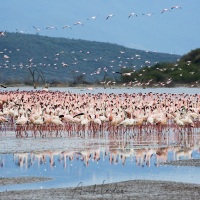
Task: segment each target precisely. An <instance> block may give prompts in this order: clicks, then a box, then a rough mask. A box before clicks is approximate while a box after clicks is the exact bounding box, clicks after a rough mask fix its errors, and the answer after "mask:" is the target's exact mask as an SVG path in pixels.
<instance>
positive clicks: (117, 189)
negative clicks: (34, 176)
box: [0, 180, 200, 200]
mask: <svg viewBox="0 0 200 200" xmlns="http://www.w3.org/2000/svg"><path fill="white" fill-rule="evenodd" d="M0 195H1V200H4V199H6V200H9V199H23V200H24V199H43V198H44V197H45V198H47V199H120V200H121V199H127V200H128V199H142V200H145V199H164V200H165V199H179V198H180V199H195V200H196V199H199V195H200V184H199V185H198V184H188V183H178V182H170V181H151V180H130V181H123V182H118V183H111V184H104V183H102V184H100V185H92V186H84V185H82V184H81V183H79V184H78V185H77V187H73V188H56V189H54V188H51V189H40V190H22V191H5V192H0Z"/></svg>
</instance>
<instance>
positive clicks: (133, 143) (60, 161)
mask: <svg viewBox="0 0 200 200" xmlns="http://www.w3.org/2000/svg"><path fill="white" fill-rule="evenodd" d="M177 134H180V133H174V132H171V133H168V134H166V135H165V137H162V138H161V139H160V140H159V141H158V140H150V139H149V138H146V139H144V138H143V139H142V140H141V139H139V138H138V137H137V136H136V135H135V136H134V137H133V138H124V137H122V136H121V137H120V136H119V137H118V138H115V139H113V137H110V136H105V137H106V139H105V140H102V139H101V140H96V141H95V142H94V143H93V145H92V146H91V145H90V143H85V142H84V140H83V141H82V142H80V144H79V147H74V148H68V149H64V148H61V147H60V148H59V149H53V150H45V151H40V152H26V153H16V154H0V162H1V168H0V176H1V177H23V176H24V177H26V176H38V177H50V178H52V179H53V180H52V181H46V182H40V183H32V184H21V185H6V186H0V191H5V190H23V189H40V188H58V187H76V186H77V185H78V184H79V183H80V182H82V184H83V185H94V184H102V183H103V182H105V183H112V182H119V181H126V180H134V179H142V180H165V181H177V182H185V183H196V184H200V168H199V167H184V166H170V165H162V163H163V162H166V161H172V160H178V159H192V158H195V159H200V152H199V147H200V146H199V144H200V134H199V133H190V134H189V135H188V134H187V133H183V134H180V135H182V136H180V135H179V136H178V135H177ZM153 136H155V134H153V133H152V135H151V136H150V137H153ZM62 139H66V138H60V140H62ZM70 139H73V137H71V138H70ZM91 139H92V140H94V138H91ZM154 139H155V137H154ZM33 140H34V138H33ZM87 140H90V138H88V139H87ZM58 141H59V140H58ZM98 141H99V142H98ZM103 141H104V142H103ZM54 147H55V145H54Z"/></svg>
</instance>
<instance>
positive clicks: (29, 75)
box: [0, 33, 199, 85]
mask: <svg viewBox="0 0 200 200" xmlns="http://www.w3.org/2000/svg"><path fill="white" fill-rule="evenodd" d="M191 56H192V55H191ZM180 58H181V57H180V56H179V55H171V54H164V53H156V52H147V51H142V50H136V49H130V48H126V47H123V46H120V45H116V44H110V43H102V42H94V41H85V40H75V39H66V38H52V37H46V36H39V35H30V34H21V33H6V35H5V36H1V37H0V82H1V83H3V84H10V83H13V84H16V83H19V84H30V85H33V84H34V83H35V84H46V83H48V84H71V85H76V84H79V83H80V84H94V83H99V82H105V81H112V82H127V81H134V80H135V79H138V78H137V74H139V73H140V69H143V67H144V69H145V70H146V75H145V73H144V74H143V76H142V77H140V79H138V80H141V81H148V80H149V79H151V78H153V79H154V81H155V82H156V81H160V80H162V79H163V78H168V77H169V76H168V75H166V74H164V73H158V72H156V73H154V72H153V71H152V72H150V70H153V69H154V68H155V69H156V68H162V67H163V68H167V69H168V68H170V66H173V65H174V64H173V63H174V62H176V61H177V59H180ZM182 59H186V60H188V58H184V57H183V58H182ZM198 60H199V57H198V56H197V57H195V61H194V62H197V61H198ZM181 62H182V63H184V60H182V61H181ZM146 63H148V64H149V65H150V66H151V67H148V66H146ZM155 63H158V64H156V65H155ZM192 64H193V63H192ZM154 65H155V66H154ZM194 65H195V63H194ZM181 67H182V66H181ZM132 70H136V72H135V74H134V73H133V74H132V76H130V77H127V76H126V77H124V76H122V74H120V73H122V72H124V71H132ZM154 71H156V70H154ZM169 71H170V69H169ZM116 72H120V73H116ZM147 72H148V73H147ZM174 72H175V71H174ZM169 75H170V74H169ZM154 76H156V77H157V78H156V79H155V78H154ZM174 76H175V77H173V80H174V81H179V79H178V76H176V75H174ZM183 77H185V76H183ZM193 80H196V79H195V78H194V77H193V76H191V79H190V81H191V82H192V81H193Z"/></svg>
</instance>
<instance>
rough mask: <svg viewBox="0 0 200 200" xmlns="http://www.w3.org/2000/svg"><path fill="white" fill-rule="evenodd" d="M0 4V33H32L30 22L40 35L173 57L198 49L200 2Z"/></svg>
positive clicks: (31, 0) (20, 0)
mask: <svg viewBox="0 0 200 200" xmlns="http://www.w3.org/2000/svg"><path fill="white" fill-rule="evenodd" d="M173 6H181V8H179V7H178V8H174V9H171V8H172V7H173ZM0 8H1V9H0V10H1V12H0V19H1V22H0V31H4V30H6V31H8V32H17V31H18V32H22V33H30V34H36V33H37V30H36V29H35V28H33V26H35V27H36V28H37V29H38V34H40V35H47V36H51V37H65V38H74V39H84V40H91V41H101V42H109V43H115V44H119V45H123V46H126V47H130V48H134V49H141V50H148V51H156V52H162V53H173V54H179V55H183V54H186V53H188V52H189V51H191V50H193V49H196V48H199V47H200V14H199V12H200V0H1V2H0ZM163 9H166V11H164V12H163V13H162V11H163ZM130 13H135V14H136V15H137V16H136V15H132V16H131V17H129V18H128V16H129V15H130ZM109 14H113V16H112V17H109V18H108V19H107V20H106V17H107V16H108V15H109ZM147 14H151V15H150V16H148V15H147ZM93 16H96V19H93V18H91V17H93ZM76 22H81V23H82V24H83V25H82V24H78V25H74V23H76ZM64 25H68V26H70V27H71V28H62V27H63V26H64ZM49 26H51V27H54V28H53V29H51V28H48V29H47V27H49ZM39 29H40V30H39Z"/></svg>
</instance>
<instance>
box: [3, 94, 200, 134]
mask: <svg viewBox="0 0 200 200" xmlns="http://www.w3.org/2000/svg"><path fill="white" fill-rule="evenodd" d="M0 96H1V98H0V124H1V126H0V128H1V131H2V132H3V131H5V132H6V128H8V127H12V128H13V129H14V130H15V133H16V137H28V136H29V134H31V135H32V136H33V137H36V136H38V135H40V136H41V137H47V136H52V137H53V136H54V137H55V136H61V137H62V134H63V133H64V134H66V133H67V134H73V133H78V134H80V135H81V136H83V135H85V134H86V133H94V134H95V133H104V132H112V133H119V134H120V133H122V134H123V133H128V134H129V135H130V136H132V135H133V134H135V132H137V133H140V132H141V133H142V132H143V131H145V132H146V133H148V132H152V131H157V132H158V133H159V132H162V131H163V130H165V131H166V128H168V129H169V128H171V127H173V128H178V129H181V130H183V129H186V128H187V130H191V131H193V130H195V128H198V124H199V119H200V100H199V99H200V98H199V97H200V95H198V94H192V95H191V94H171V93H167V94H166V93H163V94H160V93H152V92H150V93H144V94H143V93H132V94H127V93H122V94H114V93H111V94H106V93H98V94H92V93H84V94H76V93H71V92H60V91H46V90H40V91H18V90H16V91H2V92H0Z"/></svg>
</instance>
